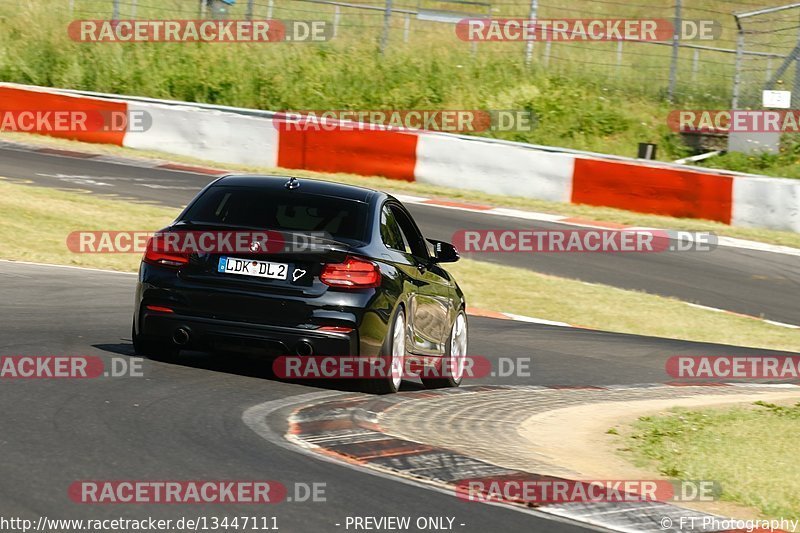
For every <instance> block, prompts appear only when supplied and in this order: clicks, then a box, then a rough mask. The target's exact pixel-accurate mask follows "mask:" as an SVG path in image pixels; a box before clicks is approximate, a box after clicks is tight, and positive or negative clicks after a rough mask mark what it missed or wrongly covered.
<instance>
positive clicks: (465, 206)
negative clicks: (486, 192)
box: [422, 198, 494, 211]
mask: <svg viewBox="0 0 800 533" xmlns="http://www.w3.org/2000/svg"><path fill="white" fill-rule="evenodd" d="M422 203H424V204H428V205H440V206H444V207H458V208H461V209H472V210H475V211H491V210H492V209H494V207H492V206H491V205H480V204H468V203H465V202H456V201H452V200H439V199H436V198H432V199H430V200H425V201H423V202H422Z"/></svg>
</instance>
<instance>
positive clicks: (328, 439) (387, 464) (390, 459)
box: [245, 383, 797, 533]
mask: <svg viewBox="0 0 800 533" xmlns="http://www.w3.org/2000/svg"><path fill="white" fill-rule="evenodd" d="M671 385H675V386H682V385H683V384H678V383H675V384H652V385H631V386H614V387H602V386H592V387H572V386H570V387H537V386H510V385H509V386H470V387H462V388H457V389H442V390H435V391H420V392H411V393H403V394H395V395H391V396H383V397H377V398H376V397H374V396H357V397H345V398H337V399H332V400H331V399H326V400H322V401H318V402H316V403H311V404H309V405H306V406H303V407H299V408H295V409H294V411H293V412H292V414H291V415H290V416H289V420H288V421H289V428H288V432H287V433H286V435H285V439H286V440H288V441H289V442H290V443H292V444H294V445H296V446H298V447H300V448H301V449H303V450H306V451H308V452H311V453H313V454H317V455H318V456H320V457H322V458H325V459H327V460H333V461H335V462H341V463H346V464H349V465H352V466H356V467H359V468H362V469H366V470H367V471H372V472H374V473H377V474H380V475H386V474H388V475H392V476H397V478H398V479H400V480H412V481H415V482H419V483H421V484H423V485H428V486H432V487H435V488H438V489H440V490H441V489H444V492H447V493H449V494H451V495H453V496H458V494H459V492H458V484H459V482H462V481H465V480H470V481H475V480H480V479H485V480H486V481H487V483H489V482H499V483H502V482H503V481H504V480H507V481H519V480H520V479H527V480H534V481H535V480H544V479H546V480H549V481H554V480H557V479H558V480H559V481H569V480H564V479H559V478H554V477H552V476H542V475H540V474H536V473H532V472H524V471H521V470H514V469H509V468H504V467H500V466H497V465H494V464H492V463H488V462H486V461H481V460H478V459H474V458H472V457H469V456H466V455H463V454H460V453H457V452H454V451H451V450H448V449H444V448H439V447H435V446H430V445H427V444H423V443H419V442H414V441H410V440H406V439H402V438H399V437H395V436H392V435H388V434H385V433H384V432H383V429H382V428H381V426H380V424H379V417H380V414H381V413H383V412H384V411H386V410H388V409H391V408H392V407H394V406H396V405H398V404H399V403H402V402H406V401H409V400H419V399H424V398H437V397H441V396H453V395H462V394H480V393H482V392H492V391H500V390H520V389H535V390H541V389H550V388H553V389H564V388H569V389H581V388H587V389H592V390H615V389H620V388H632V389H634V388H653V387H667V386H671ZM706 385H708V386H714V387H720V386H724V387H730V386H738V384H726V383H713V384H706ZM692 386H703V384H692ZM759 386H761V387H764V386H765V385H759ZM766 387H770V386H769V385H766ZM775 387H776V388H787V387H797V385H783V384H782V385H775ZM250 418H252V416H250ZM247 419H248V416H247V414H246V416H245V421H246V422H248V420H247ZM248 425H250V426H251V427H253V424H252V423H251V422H248ZM492 503H493V504H495V505H503V506H507V507H510V508H517V509H535V510H536V511H538V512H541V513H544V514H546V515H551V516H554V517H560V518H566V519H568V520H570V521H573V522H578V523H582V524H587V525H591V526H596V527H601V528H605V529H607V530H610V531H619V532H625V533H633V532H636V533H641V532H653V533H655V532H657V531H661V532H663V531H676V532H677V531H681V529H680V527H679V526H678V525H679V524H682V523H685V522H686V521H687V520H691V519H694V520H695V523H703V519H704V518H714V519H715V521H716V522H717V523H720V522H723V523H724V522H731V521H732V520H730V519H727V518H724V517H720V516H715V515H709V514H706V513H702V512H698V511H694V510H691V509H686V508H683V507H679V506H677V505H673V504H670V503H664V502H652V501H650V502H625V503H623V502H581V503H556V504H543V505H537V504H531V503H530V502H527V503H526V502H513V501H508V502H492ZM699 531H703V529H699ZM705 531H712V530H711V529H707V530H705ZM713 531H720V530H718V529H715V530H713ZM722 531H729V532H733V531H737V530H732V529H726V530H722Z"/></svg>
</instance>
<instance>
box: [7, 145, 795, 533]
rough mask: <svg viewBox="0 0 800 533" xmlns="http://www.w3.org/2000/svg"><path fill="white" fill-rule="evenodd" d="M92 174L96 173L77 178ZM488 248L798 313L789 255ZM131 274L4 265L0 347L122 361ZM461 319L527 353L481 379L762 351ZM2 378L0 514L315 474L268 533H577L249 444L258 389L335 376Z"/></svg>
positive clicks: (187, 358)
mask: <svg viewBox="0 0 800 533" xmlns="http://www.w3.org/2000/svg"><path fill="white" fill-rule="evenodd" d="M0 155H2V158H1V159H0V176H5V177H9V178H19V179H30V180H32V181H34V182H35V183H36V184H38V185H45V186H57V187H60V188H64V187H75V188H81V189H90V190H97V191H99V192H103V193H114V194H119V195H121V196H130V197H135V198H139V199H145V200H153V201H159V202H162V203H164V204H166V205H172V206H176V207H177V206H180V205H182V204H183V203H184V202H186V201H187V200H188V199H189V198H191V196H192V195H193V194H194V192H195V191H196V190H197V189H198V188H199V187H200V186H202V185H203V184H205V183H206V182H207V181H208V180H209V179H210V178H209V177H208V176H200V175H194V174H189V173H184V172H164V171H154V170H152V169H146V168H136V167H126V166H121V165H116V164H110V163H101V162H95V161H90V160H85V161H84V160H79V159H75V158H65V157H56V156H44V155H41V154H32V153H26V152H20V151H12V150H2V151H1V152H0ZM58 176H61V177H58ZM64 176H83V178H81V179H78V178H64ZM89 177H90V179H91V180H94V182H95V183H94V184H92V183H89V182H88V181H87V178H89ZM70 179H71V181H70ZM137 180H141V181H137ZM97 183H110V184H111V185H98V184H97ZM147 185H157V186H160V187H161V188H153V187H148V186H147ZM163 187H167V188H163ZM169 187H177V188H169ZM412 210H413V211H414V214H415V216H416V217H417V218H418V220H419V221H420V222H421V224H422V226H423V231H425V230H428V229H429V228H438V229H436V230H431V232H430V233H431V234H430V236H431V237H440V238H447V237H448V236H449V235H448V233H449V234H452V232H453V231H455V230H456V229H459V228H464V227H476V228H477V227H498V225H500V224H503V225H508V227H517V226H516V225H517V224H519V225H520V227H526V226H528V224H527V223H524V222H523V221H513V220H508V221H501V220H500V219H492V220H485V219H483V218H481V217H480V216H478V215H474V214H471V213H463V212H457V211H449V210H435V211H434V210H433V209H431V208H417V207H416V206H415V207H413V208H412ZM434 220H435V221H436V222H435V224H434ZM501 258H502V259H504V260H508V261H510V262H511V263H512V264H519V265H520V266H526V267H528V268H534V269H536V270H542V271H550V269H552V270H553V271H558V272H559V273H560V274H564V275H569V274H570V273H571V272H573V271H574V272H575V273H576V274H575V275H576V276H579V277H581V278H582V279H587V280H591V281H603V282H606V283H610V281H609V280H610V279H611V278H614V279H616V280H617V282H616V283H613V284H617V285H620V286H628V285H627V284H636V283H641V284H642V285H646V286H647V287H649V288H650V289H652V292H659V293H662V294H673V295H676V296H680V295H681V294H680V291H685V294H687V295H694V297H689V298H687V299H690V300H696V301H700V302H701V303H704V304H707V305H715V306H718V307H727V308H730V309H734V310H740V311H744V312H749V313H754V314H758V313H764V314H765V315H767V316H768V317H770V318H774V319H776V320H783V321H787V322H795V323H798V322H800V311H799V310H798V309H797V305H796V299H795V298H793V296H792V290H791V289H792V288H796V287H797V285H798V283H799V282H800V275H798V272H797V268H796V266H793V262H794V263H795V264H796V261H797V258H791V257H785V256H779V255H777V254H763V253H755V252H749V251H741V250H718V251H716V252H713V253H712V254H706V255H704V256H703V257H693V256H692V255H686V256H683V257H666V256H652V255H651V256H642V257H641V258H633V259H631V258H625V257H618V258H616V259H615V258H613V257H607V258H604V259H593V258H591V257H582V258H581V257H577V256H576V257H568V258H562V259H561V261H562V263H557V261H559V258H558V257H557V256H553V257H551V258H548V259H547V260H540V259H539V258H538V257H537V258H532V257H526V256H523V255H517V256H514V257H511V256H508V255H506V256H501ZM712 260H713V262H712ZM625 261H633V262H632V263H626V262H625ZM515 262H518V263H515ZM581 262H583V263H584V266H583V267H580V266H579V265H580V263H581ZM570 269H573V270H570ZM790 269H791V270H790ZM629 270H632V271H629ZM753 276H766V277H767V278H768V279H766V280H764V279H761V278H758V279H756V278H754V277H753ZM606 278H609V279H608V280H607V279H606ZM134 283H135V276H134V275H131V274H124V273H112V272H103V271H93V270H87V269H77V268H67V267H54V266H43V265H31V264H24V263H14V262H6V261H0V295H2V299H3V306H2V307H0V312H2V317H0V319H2V324H3V326H2V328H1V329H0V331H2V335H0V354H3V355H89V356H99V357H101V358H103V359H104V360H109V359H111V358H121V359H125V360H127V361H131V360H133V359H132V358H131V357H130V356H131V355H132V347H131V344H130V323H131V313H132V302H133V286H134ZM647 287H642V288H647ZM733 287H735V288H736V289H737V290H733V289H732V288H733ZM636 288H639V287H636ZM695 293H696V294H695ZM794 294H796V291H794ZM470 328H471V333H470V344H471V346H470V353H471V354H475V355H477V354H481V355H485V356H486V357H489V358H491V359H498V358H527V357H530V358H532V361H533V362H532V373H531V375H530V376H529V377H524V376H514V377H501V376H487V377H486V378H483V379H479V380H472V383H486V384H493V383H494V384H535V385H586V384H598V385H604V384H609V385H610V384H636V383H649V382H663V381H667V380H668V379H669V378H668V377H667V376H666V374H665V372H664V364H665V361H666V359H667V358H668V357H670V356H672V355H677V354H698V355H714V354H726V355H745V354H756V353H758V354H761V355H764V354H768V353H770V352H768V351H765V350H748V349H742V348H734V347H730V346H723V345H709V344H700V343H691V342H684V341H673V340H667V339H657V338H649V337H640V336H632V335H621V334H613V333H603V332H595V331H588V330H580V329H570V328H559V327H550V326H541V325H533V324H525V323H519V322H512V321H498V320H492V319H481V318H471V319H470ZM773 353H776V354H777V353H779V352H773ZM0 386H1V387H2V389H1V392H0V394H1V395H2V396H1V397H2V406H3V408H2V410H0V428H2V433H0V453H2V455H3V459H2V460H3V468H2V473H3V475H2V476H0V509H2V510H3V514H5V515H12V516H19V517H23V518H30V519H32V520H36V519H37V518H38V517H39V516H47V517H49V518H88V517H91V518H116V517H128V518H144V517H147V516H152V517H155V518H173V519H177V518H180V517H185V516H190V517H191V516H194V517H196V516H200V515H202V516H218V517H223V516H231V517H233V516H237V515H240V516H243V515H248V514H250V515H252V514H253V508H252V506H246V505H239V506H229V505H226V506H206V507H200V506H175V505H144V506H142V505H137V506H126V505H93V506H92V505H81V504H76V503H73V502H72V501H70V500H69V498H68V497H67V487H69V485H70V484H71V483H73V482H74V481H76V480H112V479H117V480H119V479H137V480H147V479H150V480H192V479H194V480H204V479H205V480H210V479H223V480H233V479H271V480H277V481H280V482H282V483H283V484H285V485H287V486H291V485H292V484H293V483H297V482H300V483H315V482H316V483H319V482H324V483H326V497H327V501H326V502H313V503H311V502H308V503H297V502H286V503H281V504H276V505H274V506H270V507H268V508H266V509H263V508H259V509H258V511H257V513H258V514H259V515H264V514H266V515H270V514H274V516H276V517H277V520H278V526H279V527H280V529H281V530H283V531H288V532H328V531H345V529H344V527H343V524H344V520H345V518H346V517H347V516H386V515H392V516H394V515H410V516H415V517H416V516H449V517H454V518H455V524H456V526H455V528H454V529H455V530H456V531H465V532H476V533H478V532H480V533H483V532H485V531H535V532H551V531H552V532H572V531H585V530H586V529H585V528H583V527H580V526H576V525H573V524H571V523H565V522H560V521H554V520H553V519H552V518H544V517H542V516H540V515H536V514H526V513H522V512H517V511H514V510H509V509H506V508H502V507H496V506H488V505H481V504H475V503H467V502H463V501H460V500H458V499H456V498H455V497H453V496H450V495H446V494H442V493H439V492H436V491H432V490H428V489H425V488H421V487H419V486H415V485H411V484H407V483H402V482H399V481H396V480H392V479H387V478H383V477H377V476H372V475H366V474H364V473H362V472H358V471H356V470H353V469H350V468H347V467H344V466H340V465H336V464H332V463H328V462H324V461H316V460H313V459H309V458H308V457H307V456H305V455H301V454H298V453H295V452H293V451H291V450H288V449H285V448H283V447H278V446H275V445H274V444H272V443H269V442H267V441H265V440H263V439H262V438H261V437H259V436H258V435H257V434H256V433H254V432H253V431H252V430H251V429H250V428H248V427H247V426H246V425H245V424H244V423H243V422H242V413H243V412H244V411H245V410H246V409H248V408H249V407H252V406H254V405H257V404H260V403H263V402H267V401H276V402H277V401H284V402H287V404H288V403H289V402H291V398H292V397H295V396H298V395H303V394H307V393H313V392H320V391H327V392H329V393H331V394H335V393H336V390H335V389H334V388H333V385H331V384H327V385H326V384H314V383H297V382H291V383H290V382H282V381H278V380H276V379H274V378H272V377H271V373H270V369H269V364H268V363H266V362H260V361H253V360H252V359H245V358H240V357H225V356H212V355H208V354H202V353H188V354H184V355H182V356H181V357H180V358H179V359H178V360H177V361H175V362H171V363H162V362H155V361H149V360H144V361H143V376H142V377H117V378H113V377H105V378H98V379H90V380H59V379H53V380H4V381H2V382H0ZM417 388H419V386H418V385H416V384H415V383H413V382H408V383H405V384H404V389H405V390H415V389H417ZM269 422H270V424H271V425H274V427H275V430H276V431H277V432H279V433H280V432H281V431H282V430H283V429H284V428H285V413H283V412H282V411H276V412H275V413H274V415H273V416H272V417H271V418H270V420H269ZM336 524H342V525H340V526H337V525H336ZM461 524H463V525H461Z"/></svg>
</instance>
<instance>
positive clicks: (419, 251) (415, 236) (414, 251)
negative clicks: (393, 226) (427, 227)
mask: <svg viewBox="0 0 800 533" xmlns="http://www.w3.org/2000/svg"><path fill="white" fill-rule="evenodd" d="M391 210H392V213H393V214H394V218H395V219H396V220H397V225H398V226H400V231H401V232H402V234H403V236H404V237H405V240H406V243H407V244H408V247H409V249H410V250H411V251H410V253H411V255H413V256H414V257H417V258H420V259H428V258H429V257H430V255H429V253H428V246H427V244H426V241H425V239H424V238H423V237H422V234H421V233H420V232H419V230H418V229H417V226H416V225H415V224H414V222H412V220H411V217H410V216H409V215H408V214H407V213H406V212H405V211H404V210H403V209H401V208H400V207H398V206H394V205H393V206H391Z"/></svg>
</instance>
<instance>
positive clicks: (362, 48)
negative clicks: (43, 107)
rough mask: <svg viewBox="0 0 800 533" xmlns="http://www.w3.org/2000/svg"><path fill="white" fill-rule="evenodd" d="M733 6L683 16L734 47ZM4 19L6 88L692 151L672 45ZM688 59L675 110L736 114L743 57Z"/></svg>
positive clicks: (672, 152)
mask: <svg viewBox="0 0 800 533" xmlns="http://www.w3.org/2000/svg"><path fill="white" fill-rule="evenodd" d="M20 4H21V5H20ZM141 4H142V5H140V6H139V7H138V10H137V16H138V17H139V18H142V17H161V18H169V17H172V18H176V17H181V18H193V17H195V16H196V7H195V4H193V3H188V2H187V1H181V2H178V1H177V0H166V1H164V2H158V8H156V7H154V6H155V3H153V2H142V3H141ZM400 4H402V2H400V3H399V4H398V5H400ZM543 4H545V3H543ZM567 4H568V5H566V6H560V7H554V6H549V5H543V7H542V10H541V12H540V13H539V16H540V17H542V18H545V17H548V16H550V17H555V16H561V17H565V16H575V13H582V14H583V15H586V16H592V15H595V16H606V17H609V16H626V17H635V16H642V17H650V18H652V17H656V16H661V17H665V18H669V17H671V16H672V13H671V8H669V7H668V6H663V5H662V4H661V3H660V2H657V1H656V0H642V1H641V2H639V3H637V4H636V5H632V6H625V5H623V4H619V5H614V6H608V5H606V6H605V7H603V6H598V5H597V4H596V3H593V2H591V1H589V0H570V2H568V3H567ZM528 5H529V3H528V2H527V1H519V2H511V3H501V4H498V5H497V6H496V10H495V11H493V13H492V14H493V15H495V16H508V15H512V16H526V15H527V9H528ZM75 6H76V8H75V9H76V10H75V12H74V13H73V16H74V17H76V18H94V19H97V18H107V17H108V16H109V15H110V6H111V0H76V2H75ZM245 6H246V2H244V1H242V2H239V3H238V4H237V7H236V8H235V9H234V12H233V13H232V16H233V17H234V18H241V17H242V16H243V15H244V9H245ZM264 6H265V4H264V3H263V2H259V3H258V5H257V11H256V16H261V17H263V16H265V15H266V11H265V9H266V8H265V7H264ZM409 6H411V4H409ZM412 7H416V3H413V6H412ZM561 7H563V9H560V8H561ZM604 9H605V11H604ZM732 9H733V8H732V6H730V5H728V4H727V3H726V2H724V1H722V0H713V1H709V2H705V3H704V5H703V8H702V9H700V8H694V7H693V6H687V8H686V10H687V11H686V12H685V16H686V17H687V18H692V17H694V18H703V17H704V16H705V17H708V16H713V17H716V18H721V19H723V21H724V22H725V25H726V29H725V33H724V34H723V38H725V39H727V40H726V41H725V42H726V43H727V42H728V41H730V39H731V38H732V36H733V34H732V33H731V29H730V26H731V24H732V19H730V17H729V15H728V14H729V13H730V12H731V10H732ZM129 10H130V3H129V2H123V12H122V16H123V17H125V16H128V15H129ZM709 13H711V15H710V14H709ZM0 15H1V16H0V79H1V80H3V81H13V82H19V83H29V84H35V85H46V86H56V87H68V88H75V89H84V90H94V91H102V92H110V93H123V94H136V95H145V96H151V97H156V98H172V99H178V100H186V101H197V102H207V103H212V104H225V105H233V106H243V107H252V108H259V109H271V110H291V109H296V110H303V109H366V110H370V109H516V110H527V111H531V112H533V113H535V114H536V115H537V116H538V120H539V127H538V128H536V129H534V130H533V131H530V132H493V133H488V135H492V136H495V137H498V138H503V139H509V140H514V141H523V142H530V143H538V144H546V145H553V146H563V147H569V148H576V149H584V150H592V151H599V152H604V153H611V154H618V155H627V156H635V154H636V147H637V143H639V142H655V143H658V144H659V147H660V150H659V158H661V159H664V160H674V159H677V158H680V157H684V156H686V155H689V153H690V151H689V149H688V148H687V147H686V146H685V145H684V144H683V143H682V141H681V139H680V137H679V136H677V135H676V134H674V133H673V132H671V131H670V130H669V129H668V127H667V125H666V116H667V114H668V113H669V111H670V108H671V106H670V105H668V104H667V103H666V102H665V100H664V94H665V93H664V91H665V87H666V82H665V77H666V73H667V71H668V66H669V55H670V48H669V47H667V46H657V45H645V44H635V43H626V44H625V47H626V48H625V50H626V55H624V56H623V57H624V59H623V64H622V65H621V66H620V67H619V68H617V67H616V65H615V64H613V63H615V61H616V59H615V57H616V43H591V44H585V43H583V44H580V43H579V44H562V43H555V44H554V45H553V47H552V51H551V56H552V57H550V59H549V62H547V65H545V62H546V61H545V54H546V52H545V49H546V47H545V46H544V45H543V44H542V43H538V44H537V45H536V47H535V54H534V61H533V63H532V65H530V66H529V67H528V66H526V65H525V64H524V61H523V57H524V55H523V45H522V43H481V44H480V45H479V47H478V52H477V53H476V54H473V53H471V51H470V46H469V44H468V43H465V42H462V41H459V40H458V39H457V38H456V37H455V35H454V32H453V29H452V26H447V25H441V24H438V25H437V24H434V23H431V22H421V21H418V20H413V23H412V26H411V29H412V31H411V36H410V39H409V42H408V43H406V44H404V43H403V42H402V41H403V37H402V34H403V22H404V21H403V18H402V17H400V16H395V17H394V20H393V23H392V24H393V26H392V28H393V29H392V33H391V34H390V44H391V47H390V48H389V51H388V52H387V53H386V54H385V55H381V54H379V53H378V47H377V43H378V40H379V37H380V29H381V24H382V18H381V17H382V14H381V13H380V12H377V13H368V14H357V13H356V12H354V11H352V10H344V12H343V15H342V17H343V18H342V27H341V28H340V32H339V35H338V36H337V38H336V39H334V40H333V41H331V42H328V43H324V44H294V45H292V44H267V45H263V44H234V45H226V44H220V43H139V44H91V43H78V42H73V41H71V40H70V39H69V37H68V36H67V32H66V27H67V24H68V23H69V21H70V20H71V19H70V14H69V12H68V10H67V9H65V8H64V2H63V1H62V0H37V2H29V3H15V4H14V5H13V6H11V5H9V4H4V6H3V7H0ZM273 15H274V16H275V17H277V18H300V19H310V18H315V19H316V18H324V19H328V20H330V19H331V18H332V9H330V8H328V7H327V6H316V5H314V4H308V3H303V2H294V1H292V0H278V1H277V2H276V8H275V11H274V13H273ZM729 19H730V20H729ZM681 58H682V61H681V63H680V69H679V74H680V76H679V78H680V83H679V85H678V93H677V94H678V96H677V98H678V100H677V101H676V103H675V104H674V105H675V106H678V107H689V106H691V107H692V108H701V107H713V108H720V107H723V108H724V107H725V106H726V105H727V102H728V101H729V99H730V98H729V97H730V76H731V73H732V71H731V64H732V59H731V57H730V56H729V55H723V54H720V53H717V52H703V56H702V59H703V61H705V62H704V63H703V64H702V66H703V68H702V69H699V70H698V71H697V72H693V71H692V68H691V67H692V64H691V51H689V50H682V51H681ZM609 64H611V65H610V66H609ZM788 150H789V151H794V148H792V147H791V146H790V147H789V148H788ZM727 161H730V164H731V165H732V166H735V167H736V168H737V169H739V170H745V171H758V172H761V173H764V174H771V175H782V174H790V175H792V176H794V175H795V174H796V172H795V171H794V170H793V168H792V167H791V166H790V165H787V164H786V162H785V161H778V162H772V161H771V160H770V161H768V162H767V164H758V163H757V162H751V161H750V160H747V159H745V160H733V159H732V158H730V159H725V158H723V159H718V160H716V161H714V162H712V163H710V164H720V165H726V164H727Z"/></svg>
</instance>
